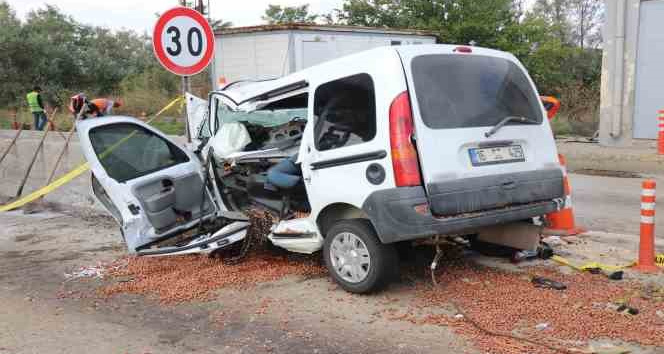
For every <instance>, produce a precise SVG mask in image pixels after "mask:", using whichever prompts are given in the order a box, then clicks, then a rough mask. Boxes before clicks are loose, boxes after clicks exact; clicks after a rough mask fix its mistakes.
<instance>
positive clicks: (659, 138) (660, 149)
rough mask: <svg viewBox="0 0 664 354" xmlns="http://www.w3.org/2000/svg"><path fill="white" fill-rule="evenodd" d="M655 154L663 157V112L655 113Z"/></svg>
mask: <svg viewBox="0 0 664 354" xmlns="http://www.w3.org/2000/svg"><path fill="white" fill-rule="evenodd" d="M657 130H658V131H659V132H658V133H659V134H658V135H657V153H658V154H659V155H664V110H660V111H657Z"/></svg>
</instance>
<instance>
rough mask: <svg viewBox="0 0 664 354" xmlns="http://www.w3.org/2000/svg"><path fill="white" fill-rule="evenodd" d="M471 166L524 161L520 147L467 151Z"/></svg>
mask: <svg viewBox="0 0 664 354" xmlns="http://www.w3.org/2000/svg"><path fill="white" fill-rule="evenodd" d="M468 153H469V154H470V161H471V162H472V164H473V166H482V165H492V164H497V163H509V162H521V161H526V159H525V157H524V155H523V148H522V147H521V145H510V146H498V147H490V148H473V149H468Z"/></svg>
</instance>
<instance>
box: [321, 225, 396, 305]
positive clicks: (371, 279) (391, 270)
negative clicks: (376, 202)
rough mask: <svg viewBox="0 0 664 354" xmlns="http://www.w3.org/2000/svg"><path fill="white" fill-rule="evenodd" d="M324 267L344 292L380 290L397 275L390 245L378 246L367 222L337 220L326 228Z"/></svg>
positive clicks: (394, 251)
mask: <svg viewBox="0 0 664 354" xmlns="http://www.w3.org/2000/svg"><path fill="white" fill-rule="evenodd" d="M323 253H324V258H325V265H326V266H327V269H328V271H329V273H330V275H331V276H332V278H333V279H334V280H335V281H336V282H337V283H338V284H339V285H340V286H341V287H342V288H343V289H344V290H346V291H349V292H352V293H368V292H371V291H376V290H379V289H381V288H383V287H384V286H385V285H387V284H388V283H389V281H390V280H391V279H392V277H394V276H395V275H397V273H398V269H399V268H398V267H399V265H398V262H399V258H398V255H397V252H396V249H395V248H394V246H393V245H385V244H382V243H381V242H380V241H379V240H378V237H377V236H376V232H375V231H374V228H373V226H372V225H371V223H369V221H368V220H364V219H351V220H341V221H338V222H337V223H336V224H334V225H333V226H332V228H330V230H329V231H328V233H327V237H326V238H325V243H324V245H323Z"/></svg>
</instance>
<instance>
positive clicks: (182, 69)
mask: <svg viewBox="0 0 664 354" xmlns="http://www.w3.org/2000/svg"><path fill="white" fill-rule="evenodd" d="M152 46H153V48H154V53H155V55H156V56H157V59H159V62H160V63H161V65H163V66H164V67H165V68H166V69H168V70H169V71H171V72H172V73H174V74H176V75H181V76H190V75H194V74H197V73H199V72H201V71H202V70H203V69H205V67H206V66H208V64H210V60H212V54H213V52H214V33H213V32H212V28H211V27H210V24H209V23H208V22H207V20H206V19H205V17H203V15H201V14H200V13H198V12H197V11H194V10H192V9H189V8H186V7H176V8H173V9H170V10H168V11H166V12H165V13H164V14H163V15H161V17H159V20H157V24H156V25H155V26H154V32H153V36H152Z"/></svg>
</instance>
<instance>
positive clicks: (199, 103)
mask: <svg viewBox="0 0 664 354" xmlns="http://www.w3.org/2000/svg"><path fill="white" fill-rule="evenodd" d="M184 97H185V100H186V109H187V120H188V124H189V125H188V127H189V132H190V134H191V141H192V144H193V146H194V147H198V146H199V145H200V143H201V142H202V140H203V139H207V138H210V137H211V136H212V134H211V133H210V127H209V126H208V123H209V122H208V108H209V107H208V101H207V100H204V99H202V98H200V97H197V96H194V95H192V94H190V93H188V92H187V93H186V94H185V95H184Z"/></svg>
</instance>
